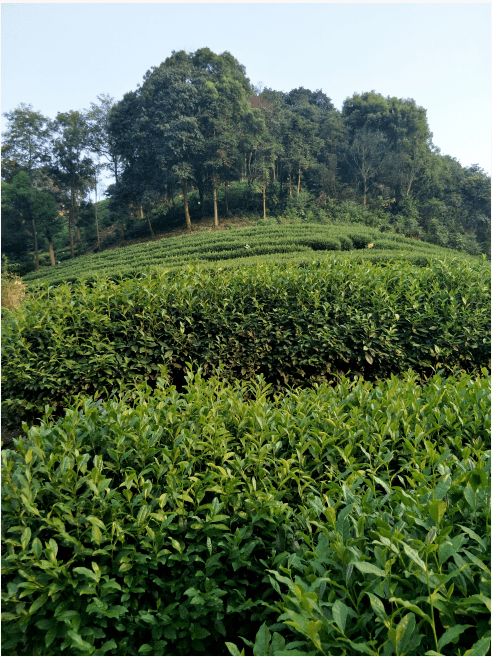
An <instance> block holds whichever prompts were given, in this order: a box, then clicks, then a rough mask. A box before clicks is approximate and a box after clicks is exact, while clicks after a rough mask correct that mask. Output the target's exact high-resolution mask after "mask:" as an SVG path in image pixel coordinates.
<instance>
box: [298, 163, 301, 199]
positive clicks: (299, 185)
mask: <svg viewBox="0 0 492 657" xmlns="http://www.w3.org/2000/svg"><path fill="white" fill-rule="evenodd" d="M300 191H301V168H300V167H299V176H298V178H297V193H298V194H299V192H300Z"/></svg>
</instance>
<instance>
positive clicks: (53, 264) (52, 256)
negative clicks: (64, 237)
mask: <svg viewBox="0 0 492 657" xmlns="http://www.w3.org/2000/svg"><path fill="white" fill-rule="evenodd" d="M48 248H49V251H50V260H51V266H52V267H54V266H55V264H56V263H55V250H54V249H53V242H51V241H50V243H49V245H48Z"/></svg>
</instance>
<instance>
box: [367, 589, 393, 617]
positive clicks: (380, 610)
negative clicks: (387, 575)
mask: <svg viewBox="0 0 492 657" xmlns="http://www.w3.org/2000/svg"><path fill="white" fill-rule="evenodd" d="M367 595H368V596H369V601H370V603H371V607H372V609H373V611H374V613H375V614H376V616H377V617H378V618H379V619H380V620H382V621H385V620H387V619H388V616H387V615H386V610H385V608H384V605H383V603H382V602H381V600H380V599H379V598H378V597H377V596H376V595H374V593H369V591H368V592H367Z"/></svg>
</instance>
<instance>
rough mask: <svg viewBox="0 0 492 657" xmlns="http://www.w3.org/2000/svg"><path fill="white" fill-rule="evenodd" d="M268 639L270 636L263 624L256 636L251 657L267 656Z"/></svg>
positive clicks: (268, 652)
mask: <svg viewBox="0 0 492 657" xmlns="http://www.w3.org/2000/svg"><path fill="white" fill-rule="evenodd" d="M270 638H271V634H270V631H269V629H268V627H267V624H266V623H263V624H262V625H261V627H260V629H259V630H258V632H257V634H256V639H255V645H254V646H253V655H260V656H262V655H269V654H270V650H269V647H270Z"/></svg>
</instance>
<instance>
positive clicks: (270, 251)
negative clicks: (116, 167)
mask: <svg viewBox="0 0 492 657" xmlns="http://www.w3.org/2000/svg"><path fill="white" fill-rule="evenodd" d="M369 244H371V245H372V246H371V249H368V248H367V247H368V246H369ZM341 251H342V252H343V253H344V255H345V256H346V257H349V258H351V257H355V258H368V259H370V260H381V259H393V260H395V259H397V260H411V261H413V260H416V261H417V264H423V265H426V264H427V261H428V259H429V258H441V259H442V258H445V257H447V258H457V259H459V260H460V261H468V262H470V261H474V260H475V261H476V260H477V259H476V258H472V257H469V256H465V255H463V254H460V253H459V252H457V251H453V250H451V249H442V248H439V247H437V246H435V245H431V244H427V243H423V242H417V241H416V240H412V239H407V238H405V237H403V236H402V235H398V234H391V233H381V232H379V231H378V230H376V229H371V228H368V227H365V226H361V225H358V226H354V225H352V226H340V225H326V226H323V225H320V224H308V225H295V224H283V225H280V226H279V225H268V226H254V227H248V228H239V229H236V230H234V231H219V232H212V233H203V232H201V233H198V234H196V235H192V236H189V237H186V238H180V237H175V238H170V239H162V240H159V241H157V242H146V243H143V244H136V245H134V246H129V247H125V248H122V249H116V250H111V251H104V252H102V253H97V254H92V255H87V256H82V257H79V258H76V259H74V260H71V261H69V262H64V263H62V264H61V265H57V266H56V267H44V268H41V269H40V270H39V271H37V272H31V273H29V274H28V275H26V276H25V277H24V280H25V282H28V284H29V285H31V286H33V287H34V286H35V285H36V284H39V283H41V282H46V283H49V284H50V285H53V284H57V285H58V284H60V283H63V282H67V281H76V280H79V279H89V280H92V279H94V277H95V276H96V275H105V276H109V277H116V278H118V277H120V276H130V275H131V276H135V275H139V274H141V273H142V272H144V271H145V270H147V269H149V270H152V271H154V270H156V269H159V268H160V267H163V266H164V267H166V269H167V270H170V269H176V268H182V267H183V266H186V265H187V264H189V263H190V262H195V263H199V264H201V265H208V266H209V267H213V266H214V265H215V264H218V265H219V266H235V267H237V265H238V261H239V262H240V263H241V266H244V265H246V264H248V263H251V262H268V261H279V260H280V261H282V260H284V259H285V260H286V261H293V260H296V259H297V258H299V257H302V256H307V255H309V254H311V257H312V256H313V255H314V252H315V254H316V257H317V258H320V259H325V258H330V257H331V256H332V255H333V252H337V253H340V252H341ZM272 259H273V260H272ZM232 263H234V265H232Z"/></svg>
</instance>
